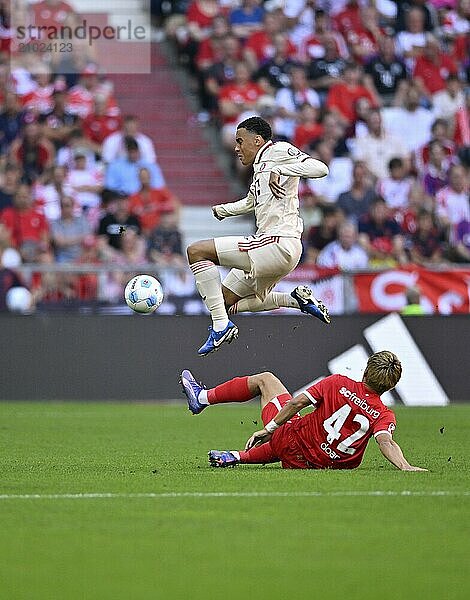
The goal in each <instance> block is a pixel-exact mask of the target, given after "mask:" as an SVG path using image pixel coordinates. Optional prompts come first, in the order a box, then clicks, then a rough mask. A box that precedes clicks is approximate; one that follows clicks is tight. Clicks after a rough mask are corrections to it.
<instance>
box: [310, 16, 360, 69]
mask: <svg viewBox="0 0 470 600" xmlns="http://www.w3.org/2000/svg"><path fill="white" fill-rule="evenodd" d="M329 39H331V40H332V41H333V44H334V48H335V55H337V56H338V57H340V58H342V59H345V58H347V57H348V56H349V51H348V47H347V45H346V42H345V41H344V38H343V36H342V35H341V33H339V32H338V31H333V30H332V27H331V21H330V19H329V16H328V13H326V12H325V11H324V10H321V9H318V10H316V11H315V33H314V34H313V35H311V36H309V37H307V38H306V39H305V40H304V41H303V42H302V43H301V48H300V51H299V54H300V57H301V59H302V61H305V62H306V63H308V62H309V61H311V60H317V59H319V58H323V57H325V56H326V54H327V48H326V45H327V44H326V42H327V40H329Z"/></svg>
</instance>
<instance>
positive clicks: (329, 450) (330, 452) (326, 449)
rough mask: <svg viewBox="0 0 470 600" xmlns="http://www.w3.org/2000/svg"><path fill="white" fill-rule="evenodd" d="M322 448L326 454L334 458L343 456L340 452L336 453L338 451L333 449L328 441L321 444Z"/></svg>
mask: <svg viewBox="0 0 470 600" xmlns="http://www.w3.org/2000/svg"><path fill="white" fill-rule="evenodd" d="M320 448H321V449H322V450H323V452H324V453H325V454H328V456H329V457H330V458H332V459H333V460H336V459H337V458H341V456H340V455H339V454H336V452H335V451H334V450H333V448H331V447H330V445H329V444H327V443H326V442H323V443H322V444H320Z"/></svg>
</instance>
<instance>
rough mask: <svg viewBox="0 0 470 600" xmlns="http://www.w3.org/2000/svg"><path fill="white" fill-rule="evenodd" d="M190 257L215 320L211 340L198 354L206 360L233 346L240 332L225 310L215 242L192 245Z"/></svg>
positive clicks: (189, 252)
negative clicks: (219, 349) (226, 344)
mask: <svg viewBox="0 0 470 600" xmlns="http://www.w3.org/2000/svg"><path fill="white" fill-rule="evenodd" d="M187 254H188V262H189V266H190V269H191V270H192V272H193V274H194V278H195V280H196V287H197V289H198V291H199V294H200V295H201V298H202V300H203V301H204V303H205V305H206V306H207V308H208V310H209V312H210V313H211V317H212V326H211V327H209V337H208V338H207V340H206V342H205V343H204V344H203V345H202V346H201V347H200V348H199V350H198V354H199V355H201V356H205V355H207V354H209V353H211V352H214V351H215V350H217V349H218V348H219V346H220V345H222V344H223V343H224V342H229V343H230V342H232V341H233V340H234V339H235V338H236V337H237V336H238V328H237V326H236V325H235V324H234V323H232V321H230V320H229V318H228V315H227V310H226V308H225V300H224V296H223V293H222V284H221V281H220V274H219V269H218V268H217V265H218V264H219V260H218V256H217V251H216V247H215V242H214V240H201V241H199V242H195V243H193V244H191V245H190V246H189V247H188V249H187Z"/></svg>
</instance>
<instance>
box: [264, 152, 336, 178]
mask: <svg viewBox="0 0 470 600" xmlns="http://www.w3.org/2000/svg"><path fill="white" fill-rule="evenodd" d="M273 172H274V173H277V174H278V175H286V176H287V177H306V178H308V179H319V178H320V177H326V176H327V175H328V173H329V169H328V165H326V164H325V163H324V162H322V161H321V160H317V159H316V158H312V157H311V156H309V155H308V154H305V153H303V152H300V151H299V155H298V156H296V157H293V158H290V160H289V162H280V163H278V164H276V165H275V166H274V167H273V168H272V169H271V173H273Z"/></svg>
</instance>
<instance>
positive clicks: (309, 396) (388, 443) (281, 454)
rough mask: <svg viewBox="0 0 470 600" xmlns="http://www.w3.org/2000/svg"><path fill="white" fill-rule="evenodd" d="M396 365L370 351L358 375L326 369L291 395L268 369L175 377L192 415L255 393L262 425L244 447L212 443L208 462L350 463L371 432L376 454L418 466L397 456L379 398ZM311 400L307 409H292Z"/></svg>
mask: <svg viewBox="0 0 470 600" xmlns="http://www.w3.org/2000/svg"><path fill="white" fill-rule="evenodd" d="M401 371H402V367H401V363H400V361H399V360H398V358H397V357H396V356H395V354H393V353H392V352H389V351H388V350H383V351H381V352H377V353H375V354H373V355H372V356H370V358H369V360H368V361H367V366H366V369H365V371H364V376H363V379H362V381H360V382H359V381H354V380H353V379H350V378H349V377H345V376H343V375H331V376H330V377H326V378H325V379H323V380H322V381H320V382H319V383H316V384H314V385H312V386H310V387H309V388H307V389H306V390H305V391H304V392H302V393H301V394H299V395H298V396H296V397H295V398H292V396H291V395H290V394H289V392H288V391H287V389H286V388H285V387H284V385H283V384H282V382H281V381H280V380H279V379H278V378H277V377H275V376H274V375H273V374H272V373H260V374H258V375H251V376H249V377H236V378H235V379H231V380H230V381H227V382H226V383H222V384H221V385H218V386H217V387H215V388H212V389H209V390H207V389H205V388H203V387H202V386H201V385H199V384H198V383H197V382H196V380H195V379H194V377H193V375H192V374H191V372H190V371H187V370H185V371H183V373H182V375H181V383H182V385H183V390H184V392H185V394H186V397H187V400H188V407H189V410H190V411H191V412H192V413H193V414H199V413H200V412H202V411H203V410H204V409H205V408H207V407H208V406H209V405H212V404H220V403H224V402H245V401H247V400H251V399H252V398H255V397H256V396H258V395H260V396H261V418H262V420H263V424H264V428H263V429H261V430H260V431H256V432H255V433H254V434H253V435H252V436H251V437H250V439H249V440H248V442H247V443H246V446H245V450H231V451H229V450H222V451H219V450H211V451H210V452H209V462H210V463H211V465H212V466H213V467H229V466H235V465H237V464H240V463H242V464H266V463H270V462H279V461H280V462H281V464H282V466H283V468H285V469H354V468H356V467H358V466H359V465H360V463H361V461H362V459H363V456H364V452H365V449H366V447H367V442H368V441H369V439H370V438H371V437H372V436H374V437H375V439H376V441H377V443H378V445H379V448H380V450H381V452H382V454H383V455H384V456H385V458H387V459H388V460H389V461H390V462H391V463H392V464H393V465H395V466H396V467H397V468H398V469H401V470H403V471H425V470H426V469H421V468H419V467H414V466H412V465H410V464H409V463H408V461H407V460H406V459H405V457H404V456H403V453H402V451H401V449H400V447H399V445H398V444H397V443H396V442H395V441H394V440H393V438H392V435H393V432H394V430H395V427H396V421H395V415H394V414H393V412H392V411H391V410H390V409H389V408H387V407H386V406H385V405H384V404H383V403H382V401H381V399H380V395H381V394H383V393H384V392H386V391H388V390H391V389H392V388H394V387H395V385H396V384H397V383H398V381H399V380H400V377H401ZM312 405H313V407H314V410H313V412H310V413H308V414H306V415H305V416H302V417H301V416H300V415H299V411H300V410H302V409H303V408H306V407H308V406H310V407H311V406H312Z"/></svg>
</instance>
